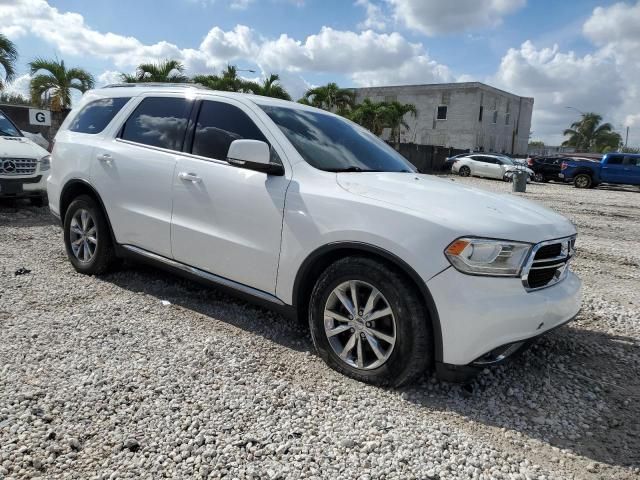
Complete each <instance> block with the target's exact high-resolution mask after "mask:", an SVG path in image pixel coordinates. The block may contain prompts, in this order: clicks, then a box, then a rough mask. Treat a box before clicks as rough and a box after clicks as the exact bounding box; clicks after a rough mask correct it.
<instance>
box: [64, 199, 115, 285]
mask: <svg viewBox="0 0 640 480" xmlns="http://www.w3.org/2000/svg"><path fill="white" fill-rule="evenodd" d="M83 209H84V210H86V211H88V212H89V214H90V215H91V217H92V220H93V222H94V224H95V227H96V235H95V238H96V239H97V243H96V246H95V251H94V254H93V256H92V257H91V258H90V259H89V260H88V261H81V260H80V259H78V258H77V257H76V255H75V254H74V253H73V250H72V248H71V222H72V220H73V217H74V215H75V214H76V213H77V212H78V211H80V210H83ZM64 245H65V248H66V251H67V256H68V257H69V261H70V262H71V264H72V265H73V268H75V269H76V271H77V272H79V273H83V274H85V275H100V274H102V273H106V272H108V271H109V270H110V269H111V268H112V267H113V266H114V265H115V263H116V255H115V250H114V248H113V241H112V240H111V231H110V229H109V224H108V222H107V219H106V217H105V214H104V212H103V211H102V208H100V205H98V204H97V202H96V201H95V200H94V199H93V198H92V197H90V196H88V195H80V196H79V197H77V198H76V199H75V200H74V201H73V202H71V204H70V205H69V208H68V209H67V212H66V213H65V216H64Z"/></svg>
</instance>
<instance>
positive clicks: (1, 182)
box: [0, 175, 47, 198]
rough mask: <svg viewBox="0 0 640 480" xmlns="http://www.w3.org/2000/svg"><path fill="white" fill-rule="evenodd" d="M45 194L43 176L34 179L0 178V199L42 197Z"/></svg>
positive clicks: (45, 187) (45, 185)
mask: <svg viewBox="0 0 640 480" xmlns="http://www.w3.org/2000/svg"><path fill="white" fill-rule="evenodd" d="M46 193H47V184H46V179H45V177H44V175H38V176H36V177H18V178H13V177H10V178H7V177H0V197H5V198H6V197H14V198H16V197H17V198H20V197H42V196H44V195H46Z"/></svg>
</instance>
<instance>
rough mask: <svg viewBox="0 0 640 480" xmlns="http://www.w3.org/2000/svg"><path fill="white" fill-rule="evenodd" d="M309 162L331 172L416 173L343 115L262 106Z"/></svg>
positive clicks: (380, 142)
mask: <svg viewBox="0 0 640 480" xmlns="http://www.w3.org/2000/svg"><path fill="white" fill-rule="evenodd" d="M260 108H262V110H264V111H265V112H266V114H267V115H269V117H270V118H271V120H273V121H274V122H275V124H276V125H278V127H279V128H280V130H282V132H283V133H284V134H285V135H286V137H287V138H288V139H289V141H290V142H291V143H292V144H293V146H294V147H295V149H296V150H297V151H298V153H299V154H300V156H302V158H304V159H305V160H306V161H307V163H309V164H310V165H312V166H314V167H315V168H318V169H320V170H325V171H328V172H345V171H347V172H415V171H416V170H415V168H414V167H413V166H412V165H411V164H410V163H409V162H408V161H407V160H405V158H404V157H403V156H402V155H400V154H399V153H398V152H396V151H395V150H394V149H393V148H391V147H390V146H389V145H387V144H386V143H384V142H383V141H382V140H380V139H379V138H378V137H376V136H375V135H373V134H372V133H370V132H369V131H368V130H365V129H364V128H361V127H359V126H358V125H356V124H354V123H351V122H349V121H347V120H345V119H342V118H340V117H336V116H333V115H329V114H326V113H321V112H313V111H309V110H302V109H296V108H286V107H274V106H270V105H260Z"/></svg>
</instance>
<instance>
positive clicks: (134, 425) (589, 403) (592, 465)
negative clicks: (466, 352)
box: [0, 177, 640, 479]
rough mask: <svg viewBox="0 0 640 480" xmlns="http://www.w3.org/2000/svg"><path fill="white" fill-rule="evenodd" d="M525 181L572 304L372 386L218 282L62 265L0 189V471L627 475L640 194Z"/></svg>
mask: <svg viewBox="0 0 640 480" xmlns="http://www.w3.org/2000/svg"><path fill="white" fill-rule="evenodd" d="M452 181H455V182H462V183H465V184H470V185H475V186H479V187H481V188H486V189H489V190H497V191H505V192H507V191H508V190H509V185H507V184H505V183H502V182H498V181H490V180H480V179H461V178H458V177H456V178H453V180H452ZM523 195H524V196H525V197H527V198H530V199H532V200H535V201H539V202H541V203H543V204H545V205H547V206H549V207H551V208H554V209H556V210H558V211H560V212H561V213H563V214H565V215H567V216H569V217H570V218H571V219H572V220H573V221H574V222H575V223H576V225H577V226H578V229H579V233H580V234H579V240H578V249H579V256H578V258H577V259H576V261H575V263H574V269H575V270H576V271H577V272H578V273H579V274H580V275H581V276H582V278H583V280H584V283H585V286H584V307H583V310H582V313H581V314H580V316H579V318H578V319H577V321H575V322H574V323H572V324H571V325H570V326H567V327H563V328H562V329H560V330H558V331H556V332H554V333H553V334H551V335H549V336H547V337H545V338H544V339H543V340H541V341H540V342H539V344H538V345H536V346H535V347H534V348H532V349H531V350H530V351H529V352H527V353H526V354H525V355H523V356H522V357H521V358H518V359H516V360H514V361H512V362H511V363H509V364H507V365H505V366H501V367H496V368H492V369H489V370H486V371H485V372H484V373H483V374H482V375H481V376H480V377H479V379H478V382H477V384H476V385H475V388H474V389H473V390H466V389H463V388H461V387H460V386H457V385H452V384H447V383H443V382H439V381H436V380H435V379H433V378H425V379H424V380H423V381H422V382H421V383H419V384H417V385H414V386H412V387H409V388H405V389H402V390H384V389H379V388H374V387H369V386H366V385H363V384H360V383H358V382H355V381H352V380H349V379H347V378H345V377H342V376H340V375H339V374H337V373H335V372H333V371H332V370H330V369H328V368H327V367H325V365H324V364H323V363H322V361H320V360H319V359H318V358H317V357H316V356H315V355H314V354H313V353H312V352H313V350H312V345H311V343H310V339H309V337H308V335H307V332H306V331H305V330H304V329H303V328H301V327H299V326H297V325H295V324H293V323H291V322H288V321H286V320H284V319H283V318H282V317H280V316H278V315H276V314H274V313H272V312H269V311H266V310H262V309H260V308H257V307H254V306H251V305H247V304H245V303H243V302H240V301H238V300H234V299H231V298H229V297H227V296H224V295H222V294H220V293H218V292H216V291H215V290H212V289H208V288H205V287H202V286H199V285H197V284H194V283H191V282H188V281H185V280H181V279H178V278H175V277H172V276H168V275H167V274H165V273H162V272H159V271H156V270H152V269H147V268H144V267H140V266H128V267H125V268H124V269H123V270H121V271H119V272H117V273H114V274H111V275H107V276H105V277H102V278H92V277H86V276H82V275H79V274H76V273H75V272H74V271H73V270H72V268H71V266H70V264H69V263H68V262H67V260H66V257H65V254H64V249H63V245H62V240H61V231H60V228H59V227H58V226H56V225H55V224H54V222H53V220H52V219H51V218H50V217H49V216H48V212H47V210H46V209H36V208H31V207H28V206H27V205H26V204H22V203H19V204H18V205H17V208H16V206H14V205H12V204H8V203H6V202H5V203H0V479H2V478H33V477H38V476H40V477H42V478H48V479H49V478H51V479H55V478H74V479H76V478H77V479H88V478H161V477H165V478H229V479H232V478H237V479H248V478H260V479H276V478H328V479H357V478H359V479H413V478H415V479H458V478H459V479H466V478H477V479H494V478H495V479H500V478H503V479H554V478H555V479H565V478H570V479H610V478H616V479H626V478H629V479H631V478H639V477H640V378H639V377H640V295H639V293H640V268H639V266H640V192H639V191H638V189H637V188H636V189H633V188H630V189H626V190H622V189H621V190H604V189H598V190H587V191H583V190H577V189H574V188H573V187H569V186H564V185H555V184H544V185H529V186H528V192H527V193H526V194H523ZM19 268H25V269H28V270H31V272H29V273H24V274H22V275H15V272H16V270H18V269H19Z"/></svg>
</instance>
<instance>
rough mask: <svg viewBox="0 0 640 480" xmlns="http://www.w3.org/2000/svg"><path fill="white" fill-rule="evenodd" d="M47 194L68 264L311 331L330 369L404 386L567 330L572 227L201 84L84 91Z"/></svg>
mask: <svg viewBox="0 0 640 480" xmlns="http://www.w3.org/2000/svg"><path fill="white" fill-rule="evenodd" d="M51 163H52V170H51V176H50V177H49V179H48V191H49V200H50V207H51V210H52V211H53V213H54V214H55V215H57V216H58V217H59V218H60V219H61V220H62V223H63V226H64V241H65V245H66V249H67V254H68V256H69V259H70V261H71V263H72V264H73V266H74V267H75V269H76V270H77V271H79V272H81V273H86V274H99V273H103V272H105V271H106V270H107V269H108V268H109V267H110V266H112V264H113V262H114V260H115V259H116V258H117V257H125V256H126V257H135V258H139V259H142V260H145V261H150V262H153V263H155V264H157V265H159V266H163V267H165V268H168V269H171V270H173V271H176V272H181V273H183V274H185V275H188V276H190V277H192V278H196V279H199V280H203V281H205V282H208V283H211V284H215V285H218V286H221V287H225V288H227V289H231V290H233V291H235V292H237V293H239V294H240V295H242V296H244V297H245V298H251V299H253V300H256V301H258V302H262V303H263V304H268V305H271V306H272V307H273V308H275V309H278V310H279V311H281V312H283V313H286V314H290V315H291V316H294V317H298V318H301V319H308V322H309V327H310V329H311V335H312V337H313V341H314V343H315V346H316V348H317V351H318V354H319V355H320V356H321V357H322V358H323V359H324V360H325V361H326V362H327V363H328V364H329V365H330V366H331V367H332V368H334V369H336V370H338V371H340V372H342V373H344V374H346V375H349V376H351V377H354V378H356V379H359V380H362V381H365V382H370V383H374V384H379V385H400V384H403V383H406V382H409V381H411V380H413V379H415V378H416V377H417V376H419V375H421V374H423V373H424V372H425V371H426V370H428V369H431V368H436V369H437V371H438V373H439V374H440V375H441V376H443V377H445V378H449V379H456V378H463V377H466V376H467V375H468V374H469V373H472V372H474V371H476V370H477V369H478V368H479V367H480V366H484V365H487V364H491V363H494V362H498V361H501V360H502V359H503V358H506V357H507V356H508V355H510V354H511V353H513V352H515V351H516V350H518V349H519V348H520V347H521V346H523V344H525V343H527V341H528V340H530V339H532V338H533V337H536V336H538V335H540V334H542V333H543V332H546V331H548V330H549V329H551V328H554V327H557V326H559V325H561V324H563V323H565V322H567V321H569V320H571V319H572V318H573V317H574V316H575V315H576V314H577V312H578V310H579V308H580V288H581V282H580V280H579V279H578V277H576V276H575V275H574V274H573V273H572V272H571V271H570V270H569V268H568V264H569V260H570V259H571V256H572V255H573V251H574V242H575V236H576V229H575V227H574V225H573V224H572V223H571V222H569V221H568V220H567V219H566V218H564V217H562V216H560V215H558V214H557V213H554V212H552V211H549V210H547V209H545V208H543V207H540V206H539V205H537V204H535V203H530V202H527V201H525V200H522V199H520V198H516V197H512V196H507V195H496V194H491V193H489V192H486V191H480V190H474V189H471V188H467V187H463V186H458V185H456V184H454V183H453V182H451V181H450V180H441V179H438V178H435V177H432V176H429V175H421V174H418V173H416V172H415V169H414V168H413V167H412V166H411V164H409V163H408V162H407V161H406V160H405V159H404V158H403V157H402V156H400V155H399V154H398V153H397V152H396V151H395V150H393V149H392V148H390V147H389V146H387V145H386V144H385V143H384V142H382V141H381V140H379V139H378V138H377V137H375V136H374V135H372V134H371V133H369V132H368V131H366V130H364V129H362V128H361V127H359V126H358V125H355V124H354V123H351V122H350V121H348V120H345V119H344V118H342V117H339V116H337V115H333V114H331V113H328V112H325V111H322V110H318V109H315V108H311V107H308V106H305V105H300V104H297V103H292V102H285V101H281V100H275V99H271V98H265V97H258V96H250V95H244V94H235V93H226V92H216V91H211V90H205V89H201V88H197V87H195V86H178V85H149V84H147V85H117V86H111V87H107V88H103V89H99V90H93V91H90V92H88V93H86V94H85V95H84V97H83V99H82V101H81V102H80V103H79V105H78V106H77V107H76V108H75V109H74V111H73V112H72V113H71V114H70V115H69V117H68V118H67V119H66V121H65V123H64V124H63V126H62V128H61V130H60V131H59V132H58V134H57V137H56V142H55V147H54V150H53V154H52V162H51Z"/></svg>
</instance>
